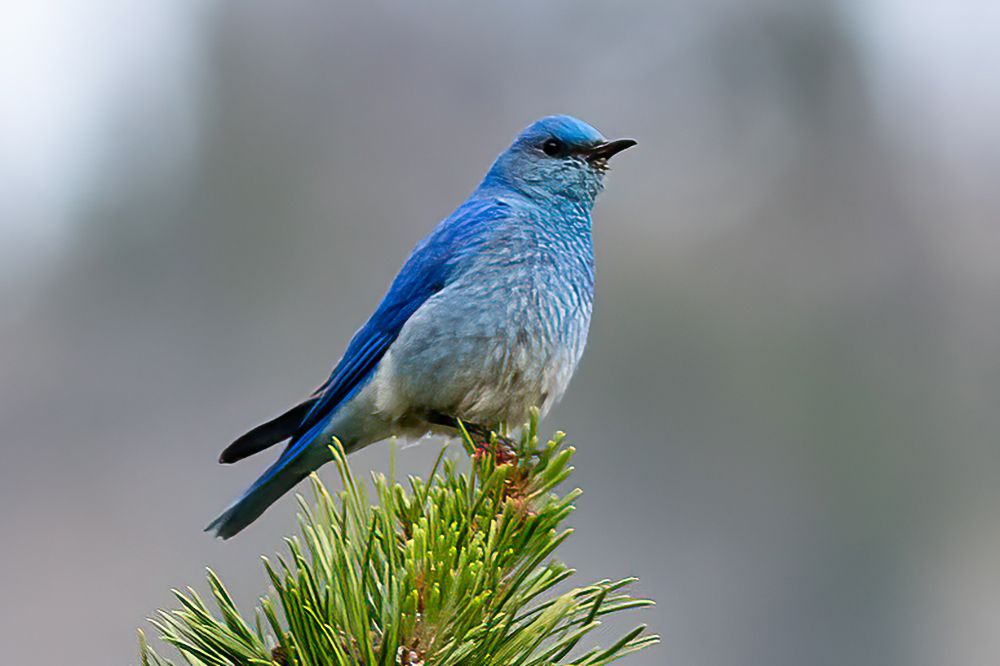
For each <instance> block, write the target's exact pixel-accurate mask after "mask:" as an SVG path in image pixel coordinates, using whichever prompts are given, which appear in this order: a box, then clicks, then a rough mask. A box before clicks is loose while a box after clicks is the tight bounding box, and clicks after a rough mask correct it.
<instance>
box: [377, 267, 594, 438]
mask: <svg viewBox="0 0 1000 666" xmlns="http://www.w3.org/2000/svg"><path fill="white" fill-rule="evenodd" d="M520 291H521V292H523V293H519V290H518V289H517V288H516V286H515V288H513V289H511V288H510V286H509V285H508V288H507V289H505V290H503V291H502V293H497V294H492V293H490V294H485V295H484V294H479V295H478V296H479V298H475V299H469V298H465V299H457V298H454V297H453V296H452V295H449V294H447V293H444V295H443V296H442V297H440V298H437V299H436V300H435V299H432V300H431V301H429V302H428V303H427V304H426V305H425V307H422V308H421V309H420V310H419V311H418V312H417V313H416V314H415V315H414V316H413V317H412V318H411V319H410V321H408V322H407V323H406V325H405V326H404V327H403V330H402V331H401V332H400V335H399V337H398V338H397V340H396V341H395V342H394V343H393V345H392V347H391V348H390V349H389V351H388V352H387V353H386V355H385V357H383V359H382V361H381V363H380V364H379V368H378V370H377V371H376V373H375V376H374V377H373V378H372V382H371V385H370V395H371V399H372V402H373V408H374V410H375V411H376V412H377V413H378V414H379V416H380V417H381V418H384V419H385V420H386V421H388V422H396V423H400V424H404V423H408V424H411V425H417V427H418V428H419V422H420V420H421V418H422V417H425V416H426V415H428V414H430V413H440V414H445V415H448V416H453V417H458V418H461V419H463V420H465V421H467V422H469V423H476V424H481V425H486V426H494V425H497V424H499V423H505V424H508V425H509V426H513V427H516V426H518V425H520V424H522V423H524V422H525V421H526V420H527V419H528V417H529V413H530V410H531V408H532V407H538V408H539V409H540V411H541V412H542V414H545V413H546V412H547V411H548V410H549V409H550V408H551V407H552V405H554V404H555V403H556V402H557V401H558V400H559V398H561V397H562V395H563V393H564V392H565V391H566V388H567V386H568V385H569V381H570V378H571V377H572V375H573V372H574V370H575V369H576V365H577V363H578V361H579V359H580V356H581V355H582V353H583V347H584V344H585V342H586V335H587V328H588V327H589V323H590V307H589V306H590V303H589V300H588V301H586V302H585V303H579V302H575V301H574V300H573V299H563V300H558V299H553V298H551V297H550V296H548V295H546V294H543V293H538V291H537V290H533V289H527V288H526V289H523V290H520ZM491 296H496V297H495V298H491Z"/></svg>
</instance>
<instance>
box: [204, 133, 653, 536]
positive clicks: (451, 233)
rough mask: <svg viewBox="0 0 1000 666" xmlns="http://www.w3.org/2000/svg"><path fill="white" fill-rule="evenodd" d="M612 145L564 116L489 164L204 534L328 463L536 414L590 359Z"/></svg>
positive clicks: (246, 442)
mask: <svg viewBox="0 0 1000 666" xmlns="http://www.w3.org/2000/svg"><path fill="white" fill-rule="evenodd" d="M634 143H635V142H634V141H632V140H630V139H621V140H618V141H610V142H609V141H606V140H605V139H604V137H603V136H601V134H600V133H599V132H597V130H595V129H594V128H593V127H591V126H590V125H587V124H586V123H583V122H581V121H579V120H576V119H574V118H571V117H569V116H550V117H548V118H543V119H542V120H539V121H538V122H536V123H534V124H533V125H531V126H530V127H528V128H527V129H526V130H524V131H523V132H522V133H521V134H520V135H518V137H517V138H516V139H515V141H514V143H513V144H512V145H511V146H510V147H509V148H508V149H507V150H506V151H504V152H503V153H501V154H500V156H499V157H498V158H497V159H496V161H495V162H494V164H493V166H492V167H491V168H490V170H489V171H488V172H487V174H486V177H485V178H484V179H483V181H482V183H481V184H480V185H479V187H478V188H476V190H475V192H473V194H472V195H471V196H470V197H469V198H468V199H467V200H466V201H465V203H463V204H462V205H461V206H459V208H458V209H457V210H456V211H455V212H454V213H452V215H450V216H449V217H448V218H446V219H445V220H444V221H443V222H441V223H440V224H439V225H438V226H437V228H436V229H435V230H434V231H433V232H432V233H431V234H430V235H429V236H428V237H427V238H425V239H424V240H423V241H421V242H420V243H419V244H418V245H417V246H416V248H415V249H414V250H413V253H412V254H411V255H410V257H409V259H408V260H407V261H406V263H405V264H404V265H403V268H402V269H401V270H400V272H399V274H398V275H397V276H396V279H395V280H394V281H393V283H392V285H391V286H390V287H389V290H388V292H387V293H386V295H385V297H384V298H383V299H382V302H381V303H380V304H379V306H378V308H377V309H376V310H375V312H374V314H372V316H371V318H370V319H369V320H368V322H367V323H366V324H365V325H364V326H363V327H361V329H360V330H359V331H358V332H357V333H356V334H355V335H354V338H353V339H352V340H351V342H350V343H349V344H348V346H347V350H346V352H345V353H344V356H343V358H342V359H341V360H340V362H339V363H338V364H337V366H336V367H335V368H334V370H333V372H332V373H331V375H330V377H329V379H327V381H326V382H325V383H324V384H323V385H322V386H321V387H320V388H319V389H318V390H317V392H316V393H315V394H314V396H313V397H312V398H310V399H309V400H307V401H306V402H305V403H303V404H301V405H299V406H297V407H294V408H292V409H291V410H289V411H288V412H286V413H285V414H283V415H282V416H280V417H278V418H277V419H275V420H273V421H271V422H269V423H267V424H264V425H262V426H259V427H258V428H255V429H254V430H252V431H250V432H249V433H247V434H246V435H244V436H243V437H241V438H240V439H238V440H237V441H236V442H234V443H233V444H232V445H231V446H230V447H229V448H228V449H226V451H225V452H223V454H222V457H221V459H220V460H221V461H222V462H234V461H236V460H239V459H241V458H243V457H246V456H247V455H251V454H253V453H256V452H257V451H260V450H262V449H263V448H266V447H267V446H270V445H272V444H275V443H278V442H280V441H282V440H285V439H290V442H289V444H288V446H287V447H286V449H285V451H284V452H283V453H282V454H281V456H280V457H279V458H278V460H277V461H276V462H275V463H274V464H273V465H272V466H271V467H270V468H269V469H268V470H267V471H266V472H265V473H264V474H263V475H262V476H261V477H260V478H259V479H258V480H257V481H256V482H255V483H254V484H253V485H252V486H251V487H250V488H249V489H248V490H247V491H246V493H244V494H243V496H242V497H240V498H239V499H238V500H237V501H236V502H235V503H234V504H233V505H232V506H230V507H229V508H228V509H227V510H226V511H225V512H224V513H223V514H222V515H220V516H219V517H218V518H216V519H215V520H214V521H213V522H212V523H211V524H210V525H209V526H208V528H207V529H208V530H213V531H215V532H216V534H217V535H218V536H221V537H223V538H228V537H230V536H232V535H234V534H236V533H237V532H239V531H240V530H241V529H243V528H244V527H246V526H247V525H248V524H250V523H251V522H252V521H253V520H255V519H256V518H257V517H258V516H260V514H261V513H263V511H264V510H265V509H266V508H267V507H268V506H270V505H271V504H272V503H273V502H274V501H276V500H277V499H278V498H279V497H281V495H283V494H284V493H286V492H287V491H288V490H290V489H291V488H292V487H293V486H294V485H295V484H297V483H298V482H299V481H300V480H302V479H303V478H304V477H305V476H307V475H308V474H309V473H310V472H312V471H313V470H314V469H316V468H317V467H319V466H320V465H322V464H323V463H324V462H326V461H328V460H329V450H328V445H329V443H330V438H331V437H333V436H336V437H337V438H339V439H340V440H341V441H342V442H343V444H344V446H345V447H347V449H348V450H355V449H358V448H360V447H362V446H365V445H367V444H370V443H372V442H375V441H378V440H381V439H385V438H386V437H389V436H392V435H405V436H420V435H422V434H425V433H426V432H428V431H431V430H435V431H437V430H440V429H441V428H442V427H445V428H446V427H447V426H444V425H443V424H444V423H445V422H452V421H453V419H455V418H460V419H462V420H463V421H465V422H467V423H472V424H476V425H479V426H482V427H483V428H495V427H497V426H498V425H499V424H501V423H513V424H517V423H521V422H523V421H524V420H525V419H526V418H527V415H528V411H529V410H530V408H531V407H534V406H537V407H539V408H540V409H541V411H542V413H543V414H544V413H545V412H546V411H547V410H548V409H549V408H550V407H551V406H552V405H553V404H554V403H555V402H556V401H557V400H558V399H559V398H560V397H561V395H562V393H563V392H564V391H565V389H566V386H567V385H568V383H569V379H570V377H571V376H572V374H573V371H574V369H575V368H576V364H577V362H578V361H579V358H580V356H581V354H582V353H583V347H584V344H585V342H586V337H587V329H588V327H589V324H590V314H591V307H592V301H593V285H594V272H593V247H592V244H591V230H590V227H591V219H590V212H591V209H592V207H593V204H594V200H595V198H596V197H597V195H598V194H599V193H600V190H601V188H602V183H603V177H604V173H605V171H606V170H607V160H608V159H609V158H610V157H611V156H613V155H614V154H615V153H617V152H619V151H621V150H624V149H625V148H628V147H629V146H631V145H634Z"/></svg>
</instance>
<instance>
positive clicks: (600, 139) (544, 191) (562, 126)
mask: <svg viewBox="0 0 1000 666" xmlns="http://www.w3.org/2000/svg"><path fill="white" fill-rule="evenodd" d="M635 144H636V142H635V141H633V140H632V139H618V140H615V141H608V140H607V139H605V138H604V136H603V135H602V134H601V133H600V132H598V131H597V130H596V129H594V128H593V127H591V126H590V125H588V124H587V123H585V122H583V121H582V120H577V119H576V118H572V117H570V116H548V117H546V118H542V119H541V120H538V121H536V122H535V123H533V124H531V125H530V126H529V127H528V128H527V129H525V130H524V131H523V132H521V133H520V134H519V135H518V136H517V138H516V139H514V143H512V144H511V146H510V148H508V149H507V150H505V151H504V152H503V153H501V154H500V156H499V157H497V159H496V162H494V163H493V167H492V168H491V169H490V171H489V173H488V174H487V176H486V179H485V180H484V182H483V185H484V186H486V187H494V186H500V187H507V188H510V189H513V190H516V191H518V192H520V193H521V194H524V195H526V196H528V197H529V198H532V199H563V200H569V202H571V203H575V204H583V205H586V206H588V207H589V206H590V205H593V203H594V199H595V198H596V197H597V195H598V193H600V191H601V188H602V187H603V181H604V174H605V172H607V170H608V160H609V159H611V157H613V156H614V155H616V154H617V153H619V152H621V151H623V150H625V149H626V148H630V147H632V146H634V145H635Z"/></svg>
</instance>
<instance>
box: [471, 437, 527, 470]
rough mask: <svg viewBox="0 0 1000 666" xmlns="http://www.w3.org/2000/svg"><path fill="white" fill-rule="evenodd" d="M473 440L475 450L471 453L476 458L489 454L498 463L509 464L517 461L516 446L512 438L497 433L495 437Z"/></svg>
mask: <svg viewBox="0 0 1000 666" xmlns="http://www.w3.org/2000/svg"><path fill="white" fill-rule="evenodd" d="M473 441H474V442H475V443H476V451H475V453H474V454H473V455H474V457H475V458H476V460H479V459H480V458H482V457H483V456H486V455H491V456H493V458H494V459H495V460H496V461H497V464H498V465H510V464H513V463H516V462H517V448H516V445H515V444H514V440H512V439H510V438H509V437H504V436H503V435H497V436H496V439H492V438H488V439H485V440H479V439H474V440H473Z"/></svg>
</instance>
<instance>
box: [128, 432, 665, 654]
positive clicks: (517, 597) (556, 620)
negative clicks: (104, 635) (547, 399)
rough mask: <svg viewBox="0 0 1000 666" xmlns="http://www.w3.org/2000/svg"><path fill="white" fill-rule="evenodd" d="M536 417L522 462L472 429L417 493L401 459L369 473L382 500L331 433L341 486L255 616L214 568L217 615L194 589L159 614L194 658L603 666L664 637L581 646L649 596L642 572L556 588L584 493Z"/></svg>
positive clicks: (276, 566) (520, 451)
mask: <svg viewBox="0 0 1000 666" xmlns="http://www.w3.org/2000/svg"><path fill="white" fill-rule="evenodd" d="M536 425H537V417H536V418H533V419H532V422H531V423H530V424H529V425H528V427H526V428H525V429H524V432H523V433H522V436H521V438H520V441H519V443H518V444H516V445H515V446H514V456H513V458H511V456H510V452H508V451H504V452H501V451H500V449H499V447H501V446H506V445H507V443H506V440H502V439H500V438H496V437H494V438H493V439H492V441H491V444H490V445H489V446H486V447H483V446H479V447H477V445H476V444H475V443H474V442H473V440H472V438H471V437H470V436H469V434H468V431H466V430H465V428H464V426H463V427H462V428H461V432H462V435H463V437H462V439H463V446H464V447H465V448H466V450H467V451H469V452H470V453H471V454H472V465H471V469H470V470H468V471H464V472H463V471H460V470H459V468H458V465H457V463H456V461H455V460H454V459H451V458H448V457H446V456H445V455H444V451H443V450H442V454H441V455H439V456H438V458H437V460H436V462H435V463H434V466H433V468H432V470H431V473H430V475H429V476H428V478H427V480H426V481H424V480H422V479H419V478H416V477H410V478H409V479H408V481H407V485H408V488H406V487H404V486H403V485H402V484H400V483H397V482H396V480H395V478H394V470H395V461H394V460H393V462H392V465H391V468H392V470H393V473H392V477H391V478H390V479H387V478H386V477H385V476H384V475H381V474H373V475H372V482H371V490H372V491H373V495H374V498H375V503H374V504H373V503H372V502H371V501H370V500H369V499H368V493H367V491H366V488H365V485H363V484H361V483H359V482H358V480H357V478H356V477H355V476H354V474H353V472H352V471H351V468H350V466H349V465H348V462H347V456H346V454H345V452H344V450H343V447H341V445H340V443H339V442H336V441H335V442H334V444H333V446H332V447H331V450H332V452H333V458H334V462H335V464H336V467H337V471H338V473H339V476H340V480H341V484H342V487H343V490H341V491H340V492H338V493H333V494H332V493H330V491H328V490H327V488H326V487H325V486H324V485H323V484H322V482H320V480H319V478H318V477H317V476H316V475H313V476H312V477H311V485H312V490H313V501H312V502H306V501H305V500H303V499H302V498H301V497H300V498H299V501H300V507H301V512H300V516H299V528H300V535H299V536H295V537H291V538H288V539H286V540H285V544H286V548H287V555H285V556H279V557H278V558H277V562H276V563H272V562H271V561H270V560H268V559H267V558H263V564H264V569H265V571H266V572H267V575H268V577H269V579H270V582H271V585H272V588H273V590H272V593H271V594H270V595H267V596H264V597H262V598H261V600H260V603H259V605H258V607H257V609H256V610H255V613H254V621H253V622H248V621H247V620H245V619H244V618H243V616H242V615H240V613H239V611H238V610H237V608H236V605H235V603H234V602H233V600H232V598H231V597H230V595H229V593H228V592H227V591H226V588H225V587H224V586H223V584H222V581H221V580H220V579H219V577H218V576H217V575H216V574H215V572H213V571H211V570H209V572H208V585H209V590H210V591H211V596H212V598H213V600H214V605H215V606H216V608H217V612H213V611H212V610H211V609H210V608H209V606H208V604H206V603H205V601H203V600H202V598H201V597H200V596H199V595H198V594H197V592H195V591H194V590H192V589H190V588H188V590H187V591H186V592H181V591H177V590H175V591H174V594H175V596H176V597H177V599H178V602H179V603H180V608H179V609H177V610H172V611H160V612H159V613H158V614H157V616H156V617H155V618H153V619H151V620H150V622H151V623H152V625H153V626H154V627H155V628H156V629H157V630H158V631H159V633H160V638H161V639H162V640H163V641H164V642H165V643H167V644H168V645H170V646H172V647H173V648H175V649H176V650H177V651H178V652H179V653H180V655H181V658H182V659H183V660H184V663H187V664H190V665H192V666H234V665H240V666H242V665H244V664H247V665H250V664H254V665H261V666H262V665H270V666H329V665H331V664H332V665H335V666H391V665H398V666H407V665H408V666H418V665H423V664H426V665H428V666H430V665H433V666H556V665H563V666H602V665H604V664H608V663H610V662H612V661H615V660H617V659H620V658H621V657H623V656H625V655H627V654H630V653H631V652H634V651H636V650H640V649H642V648H645V647H648V646H650V645H652V644H654V643H656V642H657V641H658V637H657V636H655V635H652V634H648V633H647V632H646V631H645V627H644V626H640V627H637V628H636V629H635V630H633V631H631V632H629V633H628V634H626V635H625V636H623V637H622V638H621V639H620V640H619V641H617V642H616V643H614V644H613V645H611V646H610V647H608V648H606V649H601V648H597V647H594V648H590V649H589V650H588V651H585V652H582V653H579V654H577V656H576V657H573V656H572V655H573V654H574V653H577V652H578V646H579V645H580V643H581V642H582V641H583V640H584V639H585V638H586V637H587V635H588V634H590V633H591V632H592V631H593V630H594V629H595V628H596V627H598V626H599V625H600V620H601V618H603V617H605V616H607V615H609V614H613V613H619V612H622V611H628V610H633V609H636V608H641V607H644V606H648V605H651V604H652V602H651V601H647V600H643V599H633V598H632V597H629V596H628V595H627V594H624V593H623V592H622V589H623V588H624V587H625V586H627V585H628V584H630V583H632V582H634V579H625V580H621V581H614V582H613V581H608V580H605V581H600V582H598V583H594V584H592V585H588V586H585V587H580V588H576V589H572V590H569V591H568V592H563V593H555V592H554V588H555V587H556V586H557V585H559V584H560V583H563V582H564V581H565V580H566V579H567V578H569V577H570V576H571V575H572V574H573V570H572V569H569V568H568V567H566V565H564V564H563V563H561V562H559V561H558V560H556V559H553V553H554V552H555V550H556V549H557V548H558V546H559V545H560V544H562V542H563V541H564V540H565V539H566V538H568V537H569V535H570V534H571V533H572V530H569V529H565V528H563V527H561V526H562V525H563V523H564V522H565V520H566V519H567V518H568V516H569V514H570V512H571V511H572V510H573V502H574V500H575V499H576V497H578V496H579V493H580V491H579V490H573V491H570V492H569V493H567V494H566V495H562V496H560V495H558V494H556V493H555V492H554V491H555V489H556V487H557V486H558V485H559V484H561V483H562V482H563V481H565V480H566V478H567V477H568V476H569V475H570V474H571V473H572V469H573V468H572V467H571V466H570V465H569V463H570V460H571V459H572V456H573V452H574V451H573V448H572V447H566V446H563V445H562V440H563V438H564V435H563V434H562V433H558V434H557V435H556V436H555V437H553V438H552V439H551V440H550V441H548V442H547V443H546V444H545V445H544V446H541V447H539V446H538V440H537V436H536V432H537V431H536ZM501 453H502V454H501ZM545 596H548V597H550V598H548V599H546V600H544V601H538V599H540V598H542V597H545ZM278 607H280V609H281V613H280V616H279V612H278ZM139 644H140V647H139V649H140V656H141V663H142V665H143V666H173V664H172V662H170V661H169V660H166V659H164V658H162V657H160V656H159V655H158V654H157V653H156V652H155V651H154V650H153V648H152V647H150V646H149V644H148V643H147V641H146V638H145V636H144V635H143V633H142V632H141V631H140V632H139Z"/></svg>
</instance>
